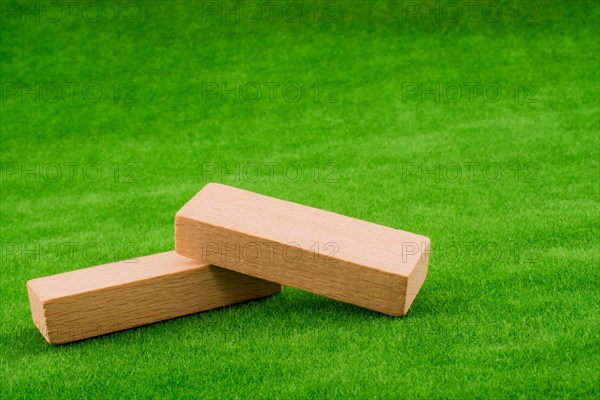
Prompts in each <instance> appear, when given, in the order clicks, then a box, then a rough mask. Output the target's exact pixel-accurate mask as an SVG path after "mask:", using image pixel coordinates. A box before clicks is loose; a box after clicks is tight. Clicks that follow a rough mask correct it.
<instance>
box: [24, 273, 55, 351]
mask: <svg viewBox="0 0 600 400" xmlns="http://www.w3.org/2000/svg"><path fill="white" fill-rule="evenodd" d="M35 282H36V280H35V279H31V280H29V281H27V296H28V297H29V308H30V310H31V319H32V320H33V323H34V325H35V326H36V327H37V328H38V330H39V331H40V333H41V334H42V336H43V337H44V339H46V341H47V342H48V343H50V344H54V340H53V338H52V337H51V336H50V335H49V334H48V323H47V320H46V302H45V301H44V300H42V298H41V297H40V295H39V293H38V292H37V291H36V284H35Z"/></svg>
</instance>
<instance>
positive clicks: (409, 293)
mask: <svg viewBox="0 0 600 400" xmlns="http://www.w3.org/2000/svg"><path fill="white" fill-rule="evenodd" d="M428 239H429V238H428ZM430 247H431V239H429V240H428V242H427V243H424V244H423V248H422V249H420V250H421V251H420V252H421V257H420V258H419V262H417V264H416V265H415V267H414V268H413V270H412V271H411V273H410V275H409V276H408V278H407V282H406V294H405V299H404V314H406V313H407V312H408V310H409V309H410V306H411V305H412V303H413V301H414V300H415V298H416V297H417V294H418V293H419V291H420V290H421V287H422V286H423V283H424V282H425V278H426V277H427V271H428V269H429V267H428V265H429V249H430Z"/></svg>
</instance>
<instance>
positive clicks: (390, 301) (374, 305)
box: [175, 183, 430, 316]
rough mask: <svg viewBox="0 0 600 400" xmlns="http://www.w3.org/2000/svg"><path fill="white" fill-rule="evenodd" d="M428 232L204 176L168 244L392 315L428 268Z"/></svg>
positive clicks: (206, 259) (404, 304)
mask: <svg viewBox="0 0 600 400" xmlns="http://www.w3.org/2000/svg"><path fill="white" fill-rule="evenodd" d="M429 246H430V240H429V238H427V237H425V236H421V235H416V234H413V233H409V232H404V231H400V230H397V229H393V228H389V227H385V226H381V225H377V224H374V223H371V222H367V221H363V220H359V219H355V218H350V217H346V216H343V215H339V214H335V213H332V212H329V211H323V210H319V209H315V208H312V207H307V206H303V205H300V204H296V203H292V202H288V201H283V200H279V199H275V198H272V197H268V196H263V195H260V194H256V193H252V192H249V191H246V190H241V189H236V188H233V187H229V186H226V185H221V184H215V183H210V184H208V185H206V186H205V187H204V188H203V189H202V190H201V191H200V192H198V194H196V196H194V198H192V199H191V200H190V201H189V202H188V203H187V204H186V205H185V206H184V207H183V208H182V209H181V210H179V212H177V215H176V218H175V251H177V252H178V253H179V254H181V255H184V256H187V257H191V258H195V259H197V260H201V261H203V262H208V263H211V264H214V265H218V266H221V267H223V268H227V269H231V270H234V271H237V272H241V273H243V274H247V275H251V276H255V277H257V278H262V279H265V280H268V281H272V282H277V283H280V284H282V285H287V286H291V287H295V288H297V289H302V290H306V291H309V292H313V293H316V294H319V295H322V296H326V297H329V298H332V299H336V300H341V301H344V302H347V303H351V304H355V305H358V306H362V307H365V308H368V309H371V310H375V311H379V312H381V313H385V314H388V315H393V316H402V315H404V314H406V312H407V311H408V309H409V308H410V306H411V304H412V302H413V300H414V298H415V296H416V295H417V292H418V291H419V289H420V288H421V286H422V285H423V281H424V280H425V276H426V275H427V263H428V255H429Z"/></svg>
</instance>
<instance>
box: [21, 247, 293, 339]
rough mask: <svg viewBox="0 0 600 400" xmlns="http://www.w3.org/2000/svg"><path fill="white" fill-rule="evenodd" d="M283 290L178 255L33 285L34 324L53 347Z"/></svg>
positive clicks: (163, 255) (41, 280) (42, 280)
mask: <svg viewBox="0 0 600 400" xmlns="http://www.w3.org/2000/svg"><path fill="white" fill-rule="evenodd" d="M280 290H281V286H279V285H278V284H276V283H272V282H267V281H264V280H262V279H257V278H253V277H251V276H247V275H243V274H239V273H237V272H233V271H229V270H226V269H222V268H219V267H215V266H213V265H207V264H205V263H202V262H199V261H195V260H192V259H189V258H186V257H183V256H180V255H178V254H176V253H175V252H174V251H169V252H166V253H159V254H154V255H151V256H146V257H140V258H137V259H133V260H128V261H120V262H115V263H111V264H105V265H99V266H97V267H91V268H84V269H80V270H76V271H70V272H65V273H62V274H57V275H52V276H47V277H44V278H37V279H32V280H30V281H28V282H27V293H28V295H29V303H30V307H31V315H32V317H33V322H34V323H35V325H36V326H37V328H38V329H39V330H40V332H41V333H42V335H43V336H44V338H45V339H46V340H47V341H48V342H49V343H51V344H60V343H67V342H72V341H75V340H81V339H86V338H89V337H93V336H98V335H103V334H106V333H110V332H116V331H120V330H123V329H129V328H134V327H137V326H141V325H146V324H151V323H153V322H158V321H163V320H166V319H170V318H175V317H180V316H183V315H187V314H192V313H196V312H200V311H206V310H211V309H214V308H218V307H223V306H227V305H230V304H234V303H240V302H243V301H247V300H252V299H257V298H260V297H265V296H270V295H273V294H275V293H277V292H279V291H280Z"/></svg>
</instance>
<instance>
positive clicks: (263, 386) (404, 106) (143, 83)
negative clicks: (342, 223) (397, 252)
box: [0, 1, 600, 398]
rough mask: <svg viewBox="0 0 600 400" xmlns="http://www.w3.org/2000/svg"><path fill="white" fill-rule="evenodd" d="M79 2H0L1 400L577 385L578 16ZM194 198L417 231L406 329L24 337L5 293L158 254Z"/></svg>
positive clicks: (337, 312)
mask: <svg viewBox="0 0 600 400" xmlns="http://www.w3.org/2000/svg"><path fill="white" fill-rule="evenodd" d="M80 3H81V4H82V6H81V7H80V8H75V9H74V10H73V11H72V12H71V13H69V12H68V10H69V9H68V8H67V6H66V5H65V4H64V3H53V4H54V6H53V7H54V8H52V9H44V8H43V7H44V6H45V5H46V4H47V3H43V2H27V4H26V6H27V7H29V8H28V9H29V10H33V11H32V12H33V13H34V15H33V16H32V15H29V14H28V13H27V12H23V7H24V4H25V3H23V2H2V7H3V8H2V13H3V14H2V20H1V28H0V32H1V40H0V66H1V70H0V73H1V80H2V102H1V103H0V106H1V115H0V121H1V141H0V145H1V150H0V155H1V160H2V181H1V194H0V199H1V212H0V216H1V231H0V232H1V239H2V270H1V276H2V285H1V288H2V289H1V299H2V324H1V328H0V329H1V331H0V332H1V333H0V339H1V340H0V346H1V347H0V354H1V356H0V357H1V359H2V365H1V371H2V372H1V376H0V381H1V382H0V394H1V396H2V397H3V398H36V397H39V398H80V397H84V398H87V397H89V398H98V397H125V398H130V397H157V398H180V397H197V398H224V397H225V398H270V397H281V398H291V397H331V398H365V397H369V398H465V397H476V398H505V397H508V398H515V397H523V398H530V397H534V398H542V397H551V398H555V397H561V398H563V397H564V398H595V397H597V396H598V395H599V394H600V387H599V385H600V383H599V382H600V371H599V369H598V365H600V343H599V335H598V332H599V328H600V326H599V320H598V307H599V297H598V282H599V279H600V269H599V250H600V246H599V241H598V238H599V233H600V232H599V220H600V218H599V206H598V200H599V169H600V165H599V158H600V155H599V146H600V143H599V69H600V65H599V54H600V48H599V23H600V20H599V15H600V9H599V8H600V7H599V3H598V2H597V1H520V2H511V1H501V2H481V3H480V6H478V7H477V8H475V9H473V11H472V13H469V9H467V7H468V6H467V5H466V3H468V2H465V3H456V2H441V3H439V4H438V7H440V8H439V9H438V11H437V12H438V13H445V14H438V18H439V20H438V21H436V20H435V18H436V15H435V12H436V11H435V8H433V9H434V11H433V12H434V14H428V11H427V10H428V9H429V8H431V7H435V6H434V5H433V3H432V2H401V1H397V2H394V1H372V2H371V1H344V2H341V1H340V2H319V3H317V2H303V3H294V4H295V5H292V6H289V4H287V3H285V2H280V6H278V8H276V9H274V10H273V11H274V13H273V14H269V13H268V10H269V8H268V7H269V6H267V5H266V3H263V2H259V3H232V2H228V3H227V4H226V5H225V7H228V9H229V10H233V11H232V12H233V14H228V13H227V11H223V9H222V5H221V4H220V3H211V2H193V1H173V2H167V1H137V2H134V3H132V4H133V6H132V5H130V3H128V2H121V3H115V2H100V3H85V2H80ZM471 3H473V2H471ZM90 4H91V5H90ZM235 4H238V5H237V6H236V5H235ZM489 4H492V5H493V6H494V7H495V8H493V9H492V8H490V6H489ZM56 5H58V7H63V8H62V16H60V17H58V14H57V9H56V7H57V6H56ZM298 5H299V6H298ZM515 5H518V6H515ZM85 6H89V7H87V8H86V13H85V14H83V8H85ZM286 6H289V7H286ZM36 7H37V10H38V13H39V15H38V18H36V16H35V12H36V11H35V10H36ZM235 7H238V8H235ZM257 7H258V8H261V7H262V8H261V12H262V14H261V17H257V15H258V14H256V11H257ZM298 7H300V8H301V9H302V15H298V14H294V12H297V11H298ZM422 7H425V8H424V9H423V8H422ZM444 7H445V8H444ZM515 7H517V8H515ZM98 9H99V10H101V11H100V13H101V15H100V17H99V18H98V17H97V14H95V13H97V12H98ZM497 9H501V10H502V12H503V13H502V17H500V18H497V16H498V14H497V11H495V10H497ZM236 10H237V11H236ZM278 10H279V11H278ZM283 10H285V12H286V13H287V14H282V12H283ZM457 10H461V11H462V14H461V16H460V17H457V15H458V14H456V12H458V11H457ZM478 10H479V11H478ZM483 12H486V13H487V14H483ZM271 15H272V16H271ZM236 18H238V19H239V21H236ZM496 19H497V20H496ZM236 82H237V83H239V84H240V91H239V92H238V93H235V83H236ZM36 84H37V85H40V86H39V87H40V89H39V92H37V94H36V90H37V89H36ZM116 84H118V89H117V86H116ZM215 84H217V85H218V89H215V87H216V86H215ZM223 84H226V85H227V86H226V87H225V89H226V90H227V89H229V90H232V88H233V90H234V93H229V94H228V92H226V91H224V90H223ZM256 84H258V85H260V87H261V90H262V97H261V98H260V99H258V100H256V101H255V99H256V95H257V94H256V91H255V90H256V86H252V85H256ZM453 84H455V85H454V86H453ZM456 84H457V85H458V86H460V87H461V90H462V96H461V97H460V98H456V93H457V92H456V90H457V88H456ZM475 84H477V85H475ZM96 85H97V86H96ZM269 85H271V86H269ZM277 85H279V86H277ZM317 85H318V86H317ZM423 85H424V86H423ZM469 85H475V86H471V87H473V94H472V96H470V93H469V92H468V91H469V87H470V86H469ZM57 86H58V87H60V89H61V97H60V98H59V97H57V96H58V92H57ZM98 86H99V87H100V88H101V90H102V95H101V96H100V97H99V98H98V99H95V98H96V97H97V96H98V93H97V92H95V91H94V90H95V89H97V87H98ZM269 87H271V88H273V93H272V97H269V93H268V89H269ZM284 87H285V88H287V89H288V90H289V91H288V92H287V93H283V92H282V91H281V90H282V89H283V88H284ZM298 87H300V88H301V89H302V95H301V96H300V98H299V99H295V97H296V96H297V93H296V92H295V90H297V88H298ZM438 87H439V92H438V93H439V99H437V98H436V91H437V88H438ZM498 87H500V89H501V90H502V93H501V94H499V92H497V89H498ZM69 88H73V92H70V91H69ZM84 88H85V89H86V90H87V92H86V91H83V89H84ZM484 88H485V90H486V92H482V90H483V89H484ZM253 90H254V91H253ZM423 90H425V91H429V92H424V91H423ZM431 91H433V92H431ZM215 93H216V94H215ZM421 95H423V96H421ZM36 96H38V97H39V98H36ZM236 96H237V98H236ZM236 168H238V169H239V172H236ZM98 171H100V172H98ZM99 173H100V174H101V176H100V175H99ZM59 174H60V175H59ZM459 174H460V175H459ZM209 181H216V182H223V183H227V184H231V185H233V186H237V187H241V188H245V189H249V190H253V191H256V192H259V193H263V194H267V195H271V196H275V197H279V198H282V199H286V200H291V201H296V202H299V203H302V204H306V205H310V206H314V207H319V208H323V209H327V210H331V211H335V212H338V213H342V214H346V215H349V216H353V217H357V218H361V219H366V220H369V221H373V222H376V223H380V224H384V225H388V226H391V227H395V228H398V229H403V230H407V231H411V232H415V233H419V234H423V235H426V236H429V237H430V238H431V239H432V252H431V260H430V269H429V275H428V277H427V280H426V282H425V284H424V286H423V288H422V290H421V292H420V294H419V295H418V297H417V299H416V300H415V302H414V304H413V306H412V309H411V310H410V312H409V314H408V315H407V316H406V317H405V318H390V317H387V316H384V315H380V314H377V313H374V312H370V311H367V310H364V309H360V308H358V307H354V306H351V305H346V304H343V303H339V302H336V301H333V300H329V299H325V298H321V297H318V296H316V295H312V294H310V293H306V292H301V291H298V290H295V289H291V288H285V289H284V290H283V292H282V293H281V294H279V295H277V296H275V297H272V298H269V299H265V300H260V301H256V302H252V303H248V304H244V305H237V306H231V307H226V308H223V309H220V310H215V311H212V312H206V313H201V314H197V315H192V316H188V317H183V318H179V319H176V320H171V321H167V322H163V323H159V324H155V325H152V326H147V327H143V328H138V329H134V330H129V331H124V332H120V333H116V334H112V335H108V336H103V337H99V338H95V339H91V340H86V341H82V342H77V343H74V344H70V345H63V346H58V347H53V346H50V345H48V344H47V343H46V342H45V341H44V340H43V338H42V336H41V335H40V334H39V333H38V332H37V330H36V328H35V326H34V325H33V323H32V322H31V316H30V313H29V306H28V300H27V294H26V289H25V282H26V281H27V280H28V279H31V278H34V277H40V276H45V275H49V274H54V273H58V272H63V271H69V270H73V269H78V268H82V267H86V266H90V265H96V264H102V263H106V262H111V261H116V260H119V259H125V258H131V257H135V256H141V255H146V254H152V253H155V252H160V251H166V250H170V249H172V248H173V220H174V214H175V212H176V211H177V210H178V208H179V207H181V206H182V205H183V204H184V203H185V202H186V201H187V200H188V199H189V198H190V197H191V196H192V195H193V194H194V193H196V192H197V191H198V190H199V189H200V188H201V187H202V186H203V185H204V184H205V183H206V182H209Z"/></svg>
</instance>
